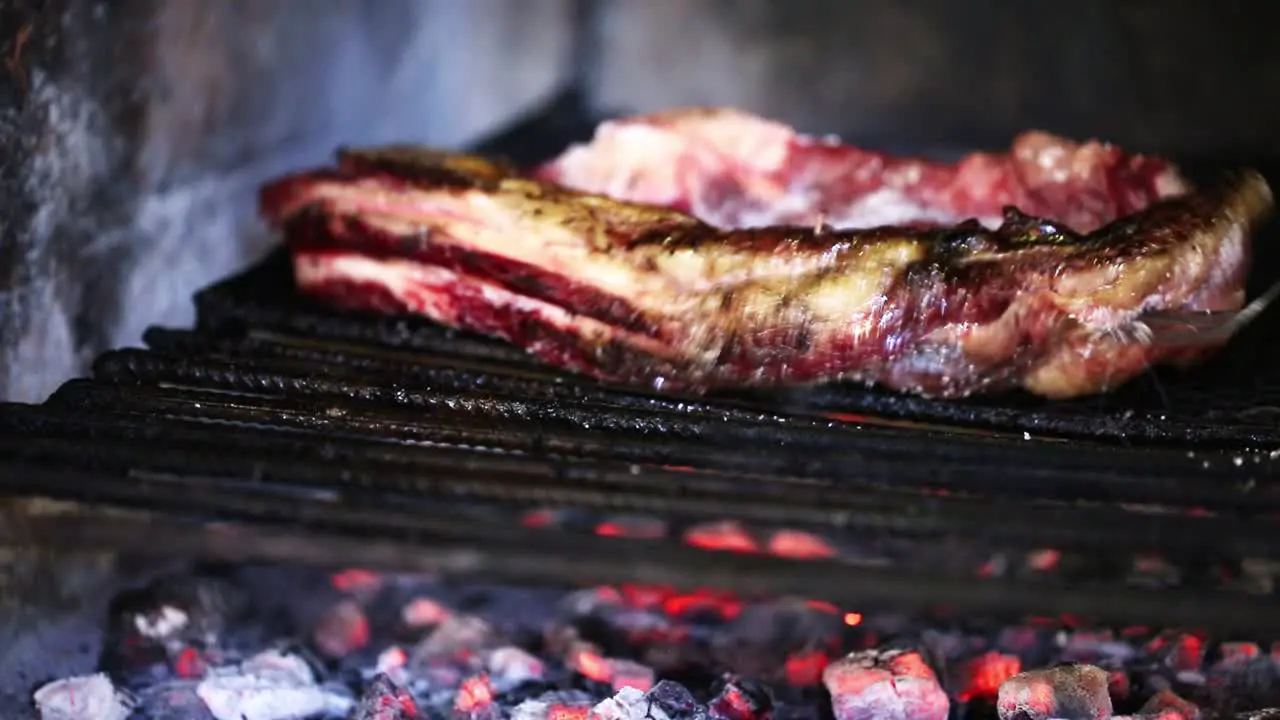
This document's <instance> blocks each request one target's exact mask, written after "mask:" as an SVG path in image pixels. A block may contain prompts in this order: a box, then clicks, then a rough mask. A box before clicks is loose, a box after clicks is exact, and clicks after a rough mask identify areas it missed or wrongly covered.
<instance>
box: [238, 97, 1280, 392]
mask: <svg viewBox="0 0 1280 720" xmlns="http://www.w3.org/2000/svg"><path fill="white" fill-rule="evenodd" d="M1271 205H1272V197H1271V191H1270V188H1269V187H1268V186H1267V184H1266V182H1265V181H1264V180H1263V179H1262V178H1261V177H1260V176H1259V175H1257V174H1256V173H1253V172H1249V171H1244V172H1239V173H1235V174H1232V175H1230V176H1228V177H1226V178H1224V179H1223V181H1222V182H1220V183H1218V184H1216V185H1213V186H1208V187H1205V188H1203V189H1199V190H1192V189H1191V188H1190V187H1189V186H1188V185H1187V183H1186V182H1185V181H1184V180H1183V179H1182V178H1181V176H1180V175H1179V174H1178V172H1177V169H1176V168H1174V167H1173V166H1171V165H1170V164H1168V163H1167V162H1165V161H1163V160H1160V159H1158V158H1147V157H1142V156H1136V155H1128V154H1125V153H1124V152H1122V151H1121V150H1119V149H1117V148H1115V147H1112V146H1108V145H1104V144H1101V143H1096V142H1090V143H1074V142H1071V141H1067V140H1063V139H1060V138H1054V137H1052V136H1049V135H1045V134H1043V133H1027V134H1024V135H1022V136H1021V137H1019V138H1018V139H1016V140H1015V142H1014V144H1013V147H1012V149H1011V150H1010V151H1009V152H1007V153H1003V154H974V155H970V156H968V157H966V158H964V159H962V160H961V161H960V162H958V163H955V164H942V163H936V162H929V161H925V160H917V159H910V158H893V157H887V156H884V155H879V154H876V153H871V152H868V151H865V150H861V149H858V148H853V147H849V146H847V145H842V144H840V143H838V142H835V141H832V140H821V139H815V138H809V137H805V136H802V135H799V134H797V133H795V132H794V131H792V130H790V129H789V128H786V127H785V126H782V125H779V124H777V123H772V122H769V121H767V120H763V119H760V118H755V117H753V116H750V115H745V114H743V113H739V112H736V111H730V110H702V111H683V112H678V113H668V114H663V115H658V116H647V117H641V118H632V119H627V120H621V121H615V122H612V123H606V124H604V125H603V126H602V127H601V128H600V129H599V130H598V132H597V134H596V136H595V138H594V139H593V140H592V141H591V142H590V143H588V144H585V145H581V146H576V147H573V148H570V149H569V150H568V151H566V152H565V153H564V154H563V155H562V156H561V157H560V158H558V159H556V160H555V161H553V162H551V163H549V164H548V165H546V166H544V167H542V168H539V169H537V170H536V171H535V172H534V173H532V174H531V175H525V174H522V173H520V172H518V171H516V170H515V169H513V168H510V167H507V166H505V165H503V164H501V163H498V162H494V161H490V160H486V159H483V158H478V157H474V156H469V155H462V154H454V153H444V152H437V151H432V150H429V149H424V148H411V147H382V148H372V149H365V150H347V151H342V152H340V153H339V156H338V161H337V163H336V165H335V166H334V167H330V168H322V169H317V170H312V171H304V172H299V173H295V174H292V175H289V176H286V177H282V178H278V179H276V180H274V181H273V182H271V183H269V184H268V185H266V186H265V187H264V188H263V190H262V194H261V208H262V212H263V215H264V216H265V217H266V218H267V220H268V221H269V222H270V223H272V224H273V225H274V226H275V227H277V228H278V229H279V230H280V231H281V232H282V233H283V235H284V238H285V241H286V242H287V244H288V245H289V247H290V249H291V252H292V255H293V258H294V269H295V276H296V279H297V282H298V286H299V289H300V290H301V291H302V292H304V293H307V294H310V295H313V296H316V297H319V298H322V299H325V300H327V301H330V302H332V303H334V304H337V305H342V306H347V307H357V308H364V309H372V310H377V311H381V312H407V313H416V314H420V315H424V316H426V317H428V318H431V319H432V320H434V321H436V322H440V323H442V324H445V325H449V326H452V327H457V328H463V329H467V330H471V331H475V332H480V333H483V334H487V335H491V336H494V337H498V338H502V339H505V340H507V341H510V342H512V343H514V344H516V345H519V346H520V347H522V348H524V349H525V350H527V351H528V352H530V353H531V354H533V355H534V356H536V357H538V358H541V359H542V360H544V361H546V362H548V363H551V364H553V365H556V366H559V367H562V368H565V369H569V370H573V371H577V372H580V373H585V374H588V375H591V376H594V377H597V378H600V379H603V380H608V381H614V382H621V383H628V384H644V385H647V386H651V387H656V388H679V389H683V390H686V391H694V392H697V391H704V390H707V389H711V388H717V387H740V386H776V385H795V384H806V383H815V382H825V381H834V380H854V381H862V382H867V383H877V384H880V385H883V386H886V387H889V388H893V389H897V390H902V391H907V392H913V393H918V394H922V395H928V396H939V397H959V396H964V395H969V394H973V393H977V392H989V391H995V390H1002V389H1006V388H1011V387H1022V388H1024V389H1026V390H1029V391H1031V392H1033V393H1036V394H1040V395H1043V396H1046V397H1070V396H1077V395H1082V394H1089V393H1096V392H1104V391H1106V390H1108V389H1110V388H1113V387H1115V386H1116V385H1118V384H1120V383H1121V382H1123V381H1125V380H1126V379H1128V378H1130V377H1132V376H1133V375H1135V374H1137V373H1139V372H1141V371H1142V370H1144V369H1145V368H1147V367H1149V366H1150V365H1152V364H1154V363H1159V362H1166V361H1174V360H1178V361H1185V360H1187V359H1188V358H1189V357H1191V356H1194V355H1199V354H1203V352H1207V351H1209V350H1212V349H1213V348H1212V347H1205V348H1201V349H1199V350H1198V351H1197V352H1195V353H1190V354H1188V353H1187V352H1186V351H1181V350H1180V351H1177V352H1174V351H1171V350H1167V349H1161V348H1159V347H1157V346H1153V345H1151V344H1150V343H1148V342H1146V341H1145V335H1144V334H1143V333H1142V332H1141V329H1142V328H1141V322H1142V316H1143V314H1144V313H1149V312H1157V311H1175V312H1199V311H1219V310H1235V309H1238V308H1240V307H1241V306H1242V305H1243V303H1244V299H1245V298H1244V280H1245V277H1246V274H1247V271H1248V258H1249V246H1250V242H1251V236H1252V233H1253V231H1254V229H1255V228H1256V226H1257V225H1258V224H1259V223H1261V222H1262V221H1264V220H1265V219H1266V218H1267V217H1268V215H1269V213H1270V210H1271ZM886 222H887V223H890V224H886Z"/></svg>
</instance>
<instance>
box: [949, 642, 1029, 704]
mask: <svg viewBox="0 0 1280 720" xmlns="http://www.w3.org/2000/svg"><path fill="white" fill-rule="evenodd" d="M1020 672H1022V661H1021V660H1019V659H1018V657H1017V656H1016V655H1005V654H1003V653H997V652H988V653H985V654H983V655H979V656H978V657H976V658H974V659H973V660H970V661H969V663H968V664H967V665H966V667H965V675H966V678H965V680H966V683H965V687H964V690H963V691H961V693H960V699H961V700H971V699H973V698H993V697H995V696H996V692H997V691H999V690H1000V686H1001V685H1002V684H1004V681H1005V680H1008V679H1009V678H1011V677H1013V676H1014V675H1017V674H1018V673H1020Z"/></svg>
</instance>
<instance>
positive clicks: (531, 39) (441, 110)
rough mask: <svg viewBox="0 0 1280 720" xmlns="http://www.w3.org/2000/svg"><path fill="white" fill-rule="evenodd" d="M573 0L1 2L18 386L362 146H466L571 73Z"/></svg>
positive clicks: (249, 254) (76, 368)
mask: <svg viewBox="0 0 1280 720" xmlns="http://www.w3.org/2000/svg"><path fill="white" fill-rule="evenodd" d="M571 9H572V5H571V3H570V2H569V0H538V1H537V2H536V3H528V2H524V1H523V0H465V1H461V0H413V1H412V2H405V1H404V0H324V1H323V2H316V1H314V0H220V1H219V2H204V1H203V0H120V1H119V2H89V1H88V0H57V1H56V2H51V1H45V2H41V1H38V0H0V56H3V58H6V59H8V62H6V63H5V66H6V67H4V68H0V159H2V160H3V162H0V189H2V190H3V196H2V197H0V397H3V398H5V399H16V400H25V401H30V400H39V399H43V397H44V396H46V395H47V394H48V393H49V392H50V391H52V390H53V389H54V388H56V386H57V385H58V384H59V383H60V382H61V381H62V380H64V379H66V378H67V377H70V376H71V375H73V374H76V373H79V372H82V371H83V369H84V367H85V364H86V363H87V361H88V360H89V359H91V358H92V356H94V355H95V354H97V353H98V352H101V351H102V350H103V349H106V348H108V347H118V346H127V345H136V344H138V342H139V340H140V337H141V333H142V331H143V329H144V328H145V327H146V326H147V325H149V324H153V323H165V324H171V325H183V324H187V323H189V322H190V319H191V318H190V314H191V309H192V308H191V303H190V297H191V294H192V292H193V291H195V290H196V289H198V288H199V287H201V286H203V285H206V284H208V283H210V282H212V281H214V280H216V279H218V278H220V277H222V276H225V275H227V274H229V273H231V272H233V271H234V270H235V269H237V268H240V267H242V266H244V265H245V264H246V263H248V262H249V261H251V260H252V259H253V258H255V257H256V256H257V255H259V254H260V253H261V252H262V251H263V250H264V248H265V246H266V244H267V242H268V239H267V238H266V237H265V236H264V234H263V233H262V232H261V231H260V228H259V227H258V225H257V223H256V221H255V219H254V217H253V211H254V203H253V193H254V190H255V187H256V185H257V183H258V182H259V181H260V180H261V179H263V178H264V177H266V176H268V175H269V174H271V173H275V172H281V171H284V170H286V169H288V168H291V167H295V166H299V165H301V164H304V163H313V162H317V161H321V160H323V159H324V158H325V157H326V156H327V155H329V154H330V153H331V152H332V150H333V149H334V148H335V147H336V146H338V145H340V144H344V143H352V144H354V143H373V142H384V141H389V140H415V141H421V142H429V143H438V144H445V145H456V144H459V143H463V142H465V141H467V140H469V139H470V138H473V137H476V136H477V135H479V134H481V133H483V132H486V131H488V130H491V129H493V128H494V127H496V126H497V125H498V124H500V123H502V122H503V121H504V120H506V119H508V118H510V117H511V116H512V115H513V114H515V113H518V112H520V111H522V110H525V109H527V108H529V107H530V106H532V105H535V104H537V103H539V102H541V101H542V100H543V99H545V98H546V97H548V96H549V95H551V94H552V93H553V92H555V91H556V90H558V89H559V88H560V87H561V86H562V84H563V82H564V81H565V78H566V77H567V76H568V72H569V65H570V52H569V51H570V48H571V43H570V41H569V40H570V32H571V28H572V27H573V25H572V23H570V22H569V13H570V12H571Z"/></svg>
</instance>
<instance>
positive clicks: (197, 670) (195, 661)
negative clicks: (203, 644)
mask: <svg viewBox="0 0 1280 720" xmlns="http://www.w3.org/2000/svg"><path fill="white" fill-rule="evenodd" d="M207 670H208V666H207V665H206V664H205V661H204V658H203V657H202V656H201V655H200V651H199V650H196V649H195V648H193V647H184V648H182V651H181V652H179V653H178V657H177V658H175V659H174V661H173V671H174V672H175V673H177V675H178V677H182V678H198V677H203V676H204V674H205V672H206V671H207Z"/></svg>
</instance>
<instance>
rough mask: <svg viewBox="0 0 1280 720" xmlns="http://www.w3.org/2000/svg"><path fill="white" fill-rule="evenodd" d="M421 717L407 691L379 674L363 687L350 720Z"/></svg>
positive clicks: (399, 719)
mask: <svg viewBox="0 0 1280 720" xmlns="http://www.w3.org/2000/svg"><path fill="white" fill-rule="evenodd" d="M421 717H422V715H421V713H420V712H419V711H418V704H417V703H416V702H415V701H414V699H413V696H412V695H410V694H409V691H407V690H405V689H404V688H402V687H400V686H399V685H397V684H396V683H394V682H392V680H391V678H389V677H387V676H386V675H382V674H379V675H377V676H376V677H374V678H373V680H371V681H370V682H369V684H368V685H367V686H366V687H365V690H364V693H363V694H362V695H361V696H360V702H359V703H358V704H357V705H356V709H355V713H354V714H353V716H352V720H418V719H419V718H421Z"/></svg>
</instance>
